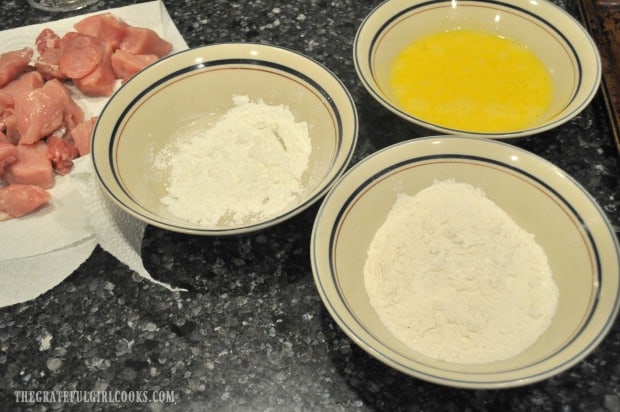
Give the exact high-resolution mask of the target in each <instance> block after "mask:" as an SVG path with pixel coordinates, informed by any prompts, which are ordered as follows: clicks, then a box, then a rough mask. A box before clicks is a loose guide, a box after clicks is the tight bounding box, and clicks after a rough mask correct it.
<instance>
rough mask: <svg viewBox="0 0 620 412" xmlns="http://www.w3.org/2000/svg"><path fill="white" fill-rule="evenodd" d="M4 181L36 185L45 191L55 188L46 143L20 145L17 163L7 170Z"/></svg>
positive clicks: (9, 166)
mask: <svg viewBox="0 0 620 412" xmlns="http://www.w3.org/2000/svg"><path fill="white" fill-rule="evenodd" d="M4 180H5V181H6V182H7V183H9V184H12V183H13V184H23V185H36V186H39V187H41V188H43V189H49V188H50V187H52V186H54V171H53V169H52V162H51V160H50V159H49V158H48V157H47V145H46V144H45V142H44V141H39V142H37V143H35V144H30V145H25V144H20V145H18V146H17V161H16V162H14V163H12V164H10V165H8V166H7V167H6V168H5V170H4Z"/></svg>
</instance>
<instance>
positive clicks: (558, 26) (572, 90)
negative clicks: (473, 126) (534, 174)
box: [353, 0, 601, 138]
mask: <svg viewBox="0 0 620 412" xmlns="http://www.w3.org/2000/svg"><path fill="white" fill-rule="evenodd" d="M454 29H464V30H474V31H482V32H488V33H493V34H496V35H499V36H502V37H506V38H508V39H512V40H514V41H516V42H519V43H521V44H524V45H526V47H527V48H529V50H530V51H532V52H533V53H534V54H535V55H536V56H538V58H539V59H541V60H542V62H543V63H544V65H545V66H546V67H547V68H548V69H549V71H550V74H551V78H552V84H553V96H552V101H551V104H550V106H549V108H548V110H547V111H546V112H545V113H544V114H543V115H542V116H541V118H540V121H539V122H538V123H536V124H534V125H532V126H531V127H528V128H527V129H524V130H506V131H505V132H504V131H502V132H497V133H481V132H478V131H476V130H457V129H451V128H449V127H445V126H443V125H438V124H433V123H431V122H428V121H425V120H424V119H421V118H418V117H416V116H413V115H411V114H408V113H407V112H405V111H404V110H403V109H402V108H401V107H399V104H398V103H397V101H396V98H395V97H394V94H393V92H392V90H391V86H390V81H389V77H390V67H391V64H392V61H393V60H394V58H395V57H396V55H397V54H398V53H399V52H400V51H401V50H402V49H403V48H404V47H406V46H407V45H409V44H410V43H411V42H412V41H414V40H416V39H419V38H421V37H425V36H427V35H430V34H433V33H437V32H442V31H447V30H454ZM353 59H354V63H355V69H356V71H357V74H358V76H359V78H360V79H361V81H362V83H363V85H364V87H365V88H366V89H367V90H368V92H369V93H370V94H371V95H372V96H373V97H374V98H375V99H376V100H377V101H378V102H379V103H381V104H382V105H383V106H384V107H386V108H387V109H389V110H390V111H392V112H393V113H395V114H397V115H398V116H400V117H402V118H404V119H406V120H409V121H410V122H413V123H414V124H417V125H418V126H421V127H423V128H425V129H427V130H431V131H435V132H440V133H441V134H459V135H468V136H477V137H488V138H513V137H520V136H526V135H532V134H536V133H540V132H543V131H545V130H548V129H551V128H553V127H556V126H559V125H561V124H563V123H565V122H567V121H568V120H570V119H571V118H573V117H574V116H576V115H577V114H578V113H579V112H581V111H582V110H583V109H584V108H585V107H586V106H587V105H588V103H589V102H590V101H591V100H592V98H593V97H594V96H595V94H596V92H597V91H598V88H599V85H600V81H601V59H600V56H599V53H598V50H597V48H596V45H595V43H594V41H593V40H592V38H591V37H590V35H589V34H588V32H587V31H586V29H585V28H584V27H583V26H582V25H581V24H580V23H579V22H578V21H577V20H575V19H574V18H573V17H572V16H570V15H569V14H568V13H567V12H566V11H564V10H563V9H561V8H559V7H558V6H556V5H554V4H552V3H550V2H548V1H544V0H543V1H529V0H517V1H503V0H499V1H485V0H473V1H471V0H443V1H425V0H388V1H385V2H384V3H381V4H380V5H379V6H377V7H376V8H375V9H374V10H373V11H372V12H371V13H370V14H369V15H368V16H367V17H366V19H365V20H364V21H363V22H362V24H361V25H360V27H359V29H358V32H357V35H356V37H355V41H354V46H353Z"/></svg>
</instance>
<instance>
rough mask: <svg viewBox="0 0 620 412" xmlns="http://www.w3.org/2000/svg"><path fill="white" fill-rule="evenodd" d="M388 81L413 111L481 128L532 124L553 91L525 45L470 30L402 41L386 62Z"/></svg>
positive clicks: (440, 121) (501, 129) (462, 126)
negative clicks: (388, 68)
mask: <svg viewBox="0 0 620 412" xmlns="http://www.w3.org/2000/svg"><path fill="white" fill-rule="evenodd" d="M390 86H391V88H392V92H393V93H394V96H395V97H396V99H397V102H398V105H399V106H400V108H401V109H402V110H404V111H405V112H407V113H409V114H411V115H413V116H415V117H418V118H420V119H422V120H425V121H427V122H429V123H433V124H436V125H439V126H443V127H447V128H453V129H460V130H466V131H471V132H487V133H492V132H509V131H512V130H518V129H523V128H527V127H530V126H533V125H534V124H535V123H536V122H537V121H538V120H539V119H540V118H541V116H542V115H543V114H544V113H545V111H546V110H547V109H548V107H549V105H550V103H551V97H552V92H553V85H552V82H551V75H550V73H549V70H548V69H547V67H545V65H544V64H543V63H542V61H541V60H540V59H539V58H538V57H537V56H535V55H534V53H532V52H531V51H530V50H529V49H528V48H527V47H525V46H524V45H521V44H519V43H517V42H515V41H513V40H510V39H506V38H503V37H500V36H497V35H494V34H492V33H486V32H479V31H472V30H451V31H446V32H439V33H435V34H432V35H430V36H427V37H423V38H421V39H419V40H416V41H414V42H413V43H411V44H410V45H409V46H407V47H405V48H404V49H403V50H402V51H401V52H400V53H399V54H398V55H397V56H396V58H395V59H394V61H393V63H392V67H391V73H390Z"/></svg>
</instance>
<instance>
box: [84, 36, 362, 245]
mask: <svg viewBox="0 0 620 412" xmlns="http://www.w3.org/2000/svg"><path fill="white" fill-rule="evenodd" d="M357 128H358V124H357V114H356V110H355V105H354V103H353V100H352V98H351V96H350V94H349V92H348V91H347V89H346V88H345V87H344V85H343V84H342V82H341V81H340V80H339V79H338V78H337V77H336V76H334V75H333V73H331V72H330V71H329V70H328V69H327V68H325V67H324V66H322V65H321V64H319V63H317V62H316V61H313V60H312V59H310V58H308V57H306V56H303V55H302V54H300V53H297V52H295V51H292V50H289V49H284V48H280V47H275V46H267V45H260V44H252V43H243V44H242V43H222V44H215V45H209V46H204V47H200V48H196V49H190V50H186V51H182V52H179V53H177V54H174V55H172V56H169V57H166V58H164V59H162V60H160V61H158V62H157V63H155V64H154V65H152V66H149V67H148V68H146V69H145V70H143V71H141V72H140V73H138V74H137V75H136V76H134V77H133V78H131V79H130V80H129V81H128V82H126V83H125V84H124V85H123V86H122V87H121V88H120V89H119V90H118V92H117V93H116V94H115V95H114V96H113V97H112V98H111V99H110V101H109V102H108V104H107V105H106V107H105V108H104V110H103V112H102V114H101V116H100V118H99V121H98V122H97V125H96V128H95V131H94V137H93V143H92V158H93V163H94V167H95V171H96V174H97V177H98V178H99V180H100V182H101V184H102V186H103V189H104V191H105V192H106V193H107V194H109V195H110V197H111V198H112V199H113V200H114V201H115V202H116V203H117V204H118V205H119V206H120V207H121V208H123V209H124V210H125V211H127V212H129V213H130V214H132V215H134V216H135V217H137V218H139V219H141V220H143V221H145V222H146V223H149V224H152V225H154V226H158V227H161V228H164V229H168V230H172V231H177V232H184V233H191V234H198V235H228V234H238V233H245V232H250V231H255V230H259V229H262V228H265V227H268V226H271V225H275V224H277V223H279V222H282V221H283V220H285V219H288V218H290V217H291V216H293V215H295V214H297V213H299V212H301V211H302V210H304V209H305V208H307V207H308V206H310V205H311V204H312V203H314V202H315V201H317V200H318V199H320V198H321V197H322V196H323V195H324V194H325V192H326V191H327V190H328V189H329V187H330V186H331V184H333V182H334V181H335V180H336V178H337V177H339V176H340V175H341V174H342V173H344V171H345V169H346V167H347V165H348V163H349V161H350V159H351V156H352V154H353V150H354V147H355V143H356V141H357Z"/></svg>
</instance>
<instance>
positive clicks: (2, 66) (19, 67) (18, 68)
mask: <svg viewBox="0 0 620 412" xmlns="http://www.w3.org/2000/svg"><path fill="white" fill-rule="evenodd" d="M33 55H34V50H33V49H32V47H24V48H23V49H20V50H13V51H10V52H6V53H3V54H0V87H4V86H6V85H7V84H8V83H9V82H10V81H11V80H14V79H15V78H16V77H17V76H19V75H20V74H22V73H23V72H25V71H26V70H27V69H28V65H29V64H30V59H32V56H33Z"/></svg>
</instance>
